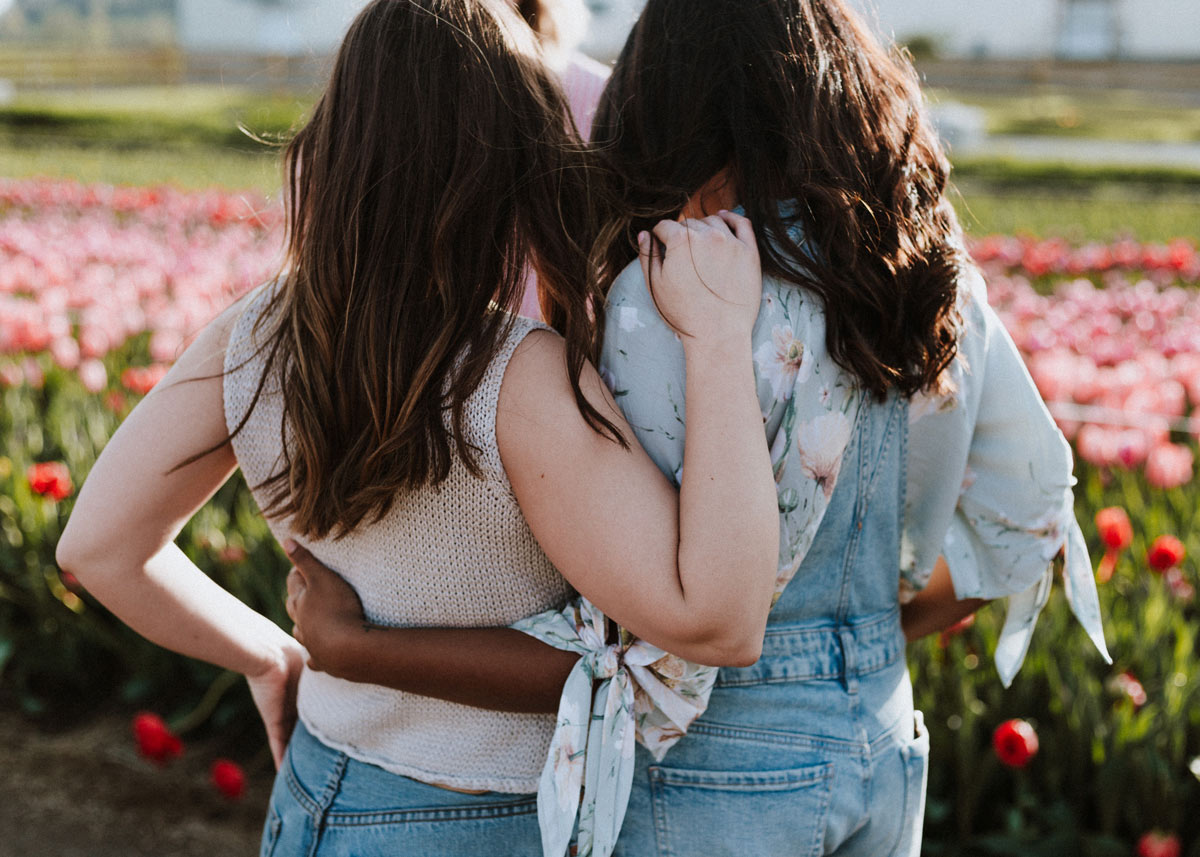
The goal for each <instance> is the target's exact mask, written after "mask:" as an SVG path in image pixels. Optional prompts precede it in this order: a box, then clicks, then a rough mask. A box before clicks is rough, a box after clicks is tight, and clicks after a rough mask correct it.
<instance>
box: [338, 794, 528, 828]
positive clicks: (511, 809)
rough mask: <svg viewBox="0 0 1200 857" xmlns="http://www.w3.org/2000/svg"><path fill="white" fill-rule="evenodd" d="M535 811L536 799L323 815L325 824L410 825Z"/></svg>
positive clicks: (479, 818) (484, 818) (477, 819)
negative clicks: (482, 804) (441, 807)
mask: <svg viewBox="0 0 1200 857" xmlns="http://www.w3.org/2000/svg"><path fill="white" fill-rule="evenodd" d="M536 812H537V799H536V798H533V799H530V800H524V801H520V802H514V803H507V804H505V803H496V804H487V805H484V806H469V807H457V808H451V807H446V808H444V809H438V808H436V807H429V808H426V809H395V810H384V811H381V812H329V813H326V815H325V826H326V827H376V826H379V827H382V826H385V825H395V824H414V823H420V822H435V821H487V820H491V819H499V818H512V817H515V816H520V815H532V814H534V813H536Z"/></svg>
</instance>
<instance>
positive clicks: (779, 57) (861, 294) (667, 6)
mask: <svg viewBox="0 0 1200 857" xmlns="http://www.w3.org/2000/svg"><path fill="white" fill-rule="evenodd" d="M592 142H593V145H594V148H595V149H596V151H597V154H598V157H599V158H600V160H601V163H602V164H603V165H604V166H605V167H606V171H607V172H608V174H609V175H610V176H611V179H612V184H613V188H612V189H613V191H614V195H613V197H614V200H615V202H614V208H613V209H612V210H611V211H610V213H609V216H608V223H607V227H606V228H605V230H604V232H603V234H602V237H601V239H600V242H599V245H598V250H597V254H598V256H599V257H600V258H601V259H602V260H603V272H602V277H603V278H604V279H605V280H606V281H611V279H612V278H613V277H615V275H616V274H617V273H619V272H620V271H621V269H622V268H624V266H625V265H626V264H627V263H628V262H629V261H630V260H631V259H632V258H633V256H634V255H635V254H636V250H635V249H634V248H635V244H634V236H635V235H637V233H638V232H639V231H640V230H643V229H648V228H650V227H651V226H652V225H653V224H654V223H655V222H656V221H657V220H659V219H660V218H663V217H674V216H675V215H676V214H678V212H679V211H680V210H681V209H682V208H683V207H684V205H685V203H686V202H687V200H688V199H689V198H690V197H692V196H693V195H694V194H695V193H696V192H697V191H698V190H699V189H700V188H701V187H702V186H703V185H704V184H705V182H706V181H708V180H709V179H710V178H712V177H713V176H714V175H716V174H718V173H719V172H720V171H721V170H723V169H726V168H728V170H729V175H730V178H731V180H732V181H733V183H734V184H735V186H736V188H737V191H738V194H739V197H740V200H741V202H742V205H743V206H744V208H745V209H746V214H747V216H748V217H749V218H750V219H751V220H752V221H753V222H754V224H755V226H756V227H757V231H758V236H759V244H760V251H761V253H760V255H761V257H762V262H763V271H764V273H767V274H772V275H774V276H777V277H780V278H782V279H785V280H788V281H790V282H793V283H796V284H798V285H802V286H805V287H807V288H809V289H811V290H812V291H814V292H815V293H816V294H817V295H818V296H819V297H820V299H821V300H822V302H823V304H824V308H825V313H826V324H827V334H826V335H827V339H828V345H829V350H830V353H831V355H832V356H833V357H834V359H835V360H836V361H837V362H838V364H839V365H841V366H842V367H843V368H844V369H846V370H847V371H849V372H850V373H851V374H852V375H853V376H855V377H856V378H857V379H858V381H859V383H861V384H862V386H863V387H864V388H866V389H868V390H870V391H871V393H872V394H874V395H876V396H879V397H882V396H884V395H885V394H886V393H887V391H888V390H890V389H896V390H899V391H900V392H901V393H902V394H905V395H911V394H913V393H915V392H917V391H918V390H921V389H924V388H928V387H932V386H935V385H936V384H937V382H938V380H939V379H940V377H941V375H942V372H943V370H944V369H945V368H946V366H947V365H948V364H949V362H950V361H951V360H952V359H953V357H954V354H955V351H956V335H955V333H956V324H957V314H956V312H955V297H956V293H957V289H956V284H957V282H958V279H959V276H960V274H961V268H962V266H963V265H964V264H969V263H968V262H967V261H966V259H965V258H964V254H963V253H962V251H961V249H960V246H961V241H960V237H961V236H960V234H959V228H958V223H957V220H956V218H955V216H954V212H953V209H952V208H951V207H950V204H949V202H948V201H947V199H946V196H945V193H946V185H947V178H948V174H949V164H948V162H947V161H946V158H945V155H944V154H943V152H942V148H941V145H940V143H939V141H938V139H937V136H936V133H935V132H934V129H933V128H932V127H931V125H930V122H929V121H928V119H927V118H926V115H925V112H924V110H923V100H922V96H921V92H920V89H919V86H918V82H917V77H916V73H915V72H914V70H913V68H912V66H911V63H910V62H908V61H907V59H906V58H905V57H903V56H900V55H898V54H894V53H889V52H887V51H886V50H884V49H883V48H882V47H881V46H880V44H879V43H878V42H877V41H876V40H875V38H874V37H873V36H872V35H871V34H870V33H869V32H868V30H867V29H866V28H865V27H864V26H863V24H862V23H861V22H860V21H859V20H858V19H857V18H856V17H855V15H854V14H853V13H852V12H851V11H850V10H849V9H848V8H847V6H846V4H845V3H844V2H843V0H704V2H699V3H698V2H695V0H649V2H648V3H647V4H646V7H645V9H644V11H643V12H642V15H641V17H640V18H639V20H638V22H637V24H636V26H635V27H634V30H633V32H632V33H631V35H630V37H629V40H628V41H627V42H626V44H625V47H624V50H623V51H622V53H621V55H620V58H619V59H618V60H617V63H616V67H615V69H614V72H613V76H612V79H611V80H610V81H609V84H608V87H607V89H606V90H605V92H604V96H603V97H602V100H601V103H600V107H599V111H598V113H597V116H596V120H595V123H594V125H593V126H592ZM797 227H798V228H797Z"/></svg>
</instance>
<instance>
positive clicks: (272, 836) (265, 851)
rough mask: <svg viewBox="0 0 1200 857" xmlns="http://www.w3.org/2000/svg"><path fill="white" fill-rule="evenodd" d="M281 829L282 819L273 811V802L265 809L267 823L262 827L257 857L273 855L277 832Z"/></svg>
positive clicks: (277, 838)
mask: <svg viewBox="0 0 1200 857" xmlns="http://www.w3.org/2000/svg"><path fill="white" fill-rule="evenodd" d="M282 828H283V819H281V818H280V817H279V813H278V812H277V811H276V809H275V802H274V801H272V802H271V805H270V806H269V807H268V808H267V821H266V823H265V824H264V825H263V835H262V845H260V846H259V849H258V857H271V855H272V854H274V853H275V845H276V843H278V842H279V831H280V830H281V829H282Z"/></svg>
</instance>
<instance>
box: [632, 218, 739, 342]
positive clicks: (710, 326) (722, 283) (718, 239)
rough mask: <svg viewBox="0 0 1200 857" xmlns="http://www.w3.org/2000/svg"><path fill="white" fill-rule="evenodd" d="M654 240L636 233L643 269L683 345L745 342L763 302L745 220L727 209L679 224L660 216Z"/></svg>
mask: <svg viewBox="0 0 1200 857" xmlns="http://www.w3.org/2000/svg"><path fill="white" fill-rule="evenodd" d="M653 239H657V241H655V240H653ZM653 239H652V238H651V236H650V234H649V233H645V232H643V233H642V234H641V235H640V236H638V249H639V259H640V261H641V265H642V273H643V275H644V276H645V278H646V283H647V284H648V287H649V289H650V293H651V295H652V297H653V299H654V302H655V305H656V306H657V307H658V310H659V313H660V314H661V315H662V316H663V318H664V319H665V320H666V321H667V323H668V324H670V325H671V327H673V328H674V329H675V330H676V331H677V332H678V333H679V335H680V336H681V338H682V339H683V343H684V347H685V348H689V347H693V346H700V347H708V346H711V345H722V344H725V343H728V342H730V341H733V342H741V341H743V340H745V341H748V340H749V337H750V334H751V331H752V330H753V328H754V322H755V320H756V319H757V318H758V310H759V305H760V303H761V301H762V267H761V263H760V261H759V256H758V244H757V243H756V241H755V238H754V229H753V227H752V226H751V225H750V221H749V220H747V219H746V218H745V217H742V216H741V215H739V214H734V213H733V212H729V211H723V212H721V213H720V214H717V215H711V216H709V217H705V218H703V219H698V220H697V219H692V218H688V219H685V220H683V221H682V222H679V223H677V222H675V221H670V220H663V221H661V222H659V224H658V225H657V226H655V227H654V229H653Z"/></svg>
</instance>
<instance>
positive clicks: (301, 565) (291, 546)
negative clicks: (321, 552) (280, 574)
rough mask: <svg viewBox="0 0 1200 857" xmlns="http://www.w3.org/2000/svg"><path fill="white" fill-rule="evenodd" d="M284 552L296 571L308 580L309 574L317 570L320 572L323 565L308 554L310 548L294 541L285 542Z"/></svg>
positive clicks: (286, 540)
mask: <svg viewBox="0 0 1200 857" xmlns="http://www.w3.org/2000/svg"><path fill="white" fill-rule="evenodd" d="M282 546H283V552H284V553H286V554H287V556H288V559H290V560H291V561H292V565H294V566H296V570H297V571H298V572H300V576H301V577H304V578H306V579H307V577H308V574H309V573H310V572H312V571H313V570H314V568H315V569H317V570H320V568H321V567H322V566H321V563H320V562H319V561H318V560H317V558H316V557H314V556H313V555H312V554H311V553H309V552H308V548H306V547H304V546H303V545H301V544H300V543H299V542H297V541H295V540H294V539H284V540H283V545H282Z"/></svg>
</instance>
